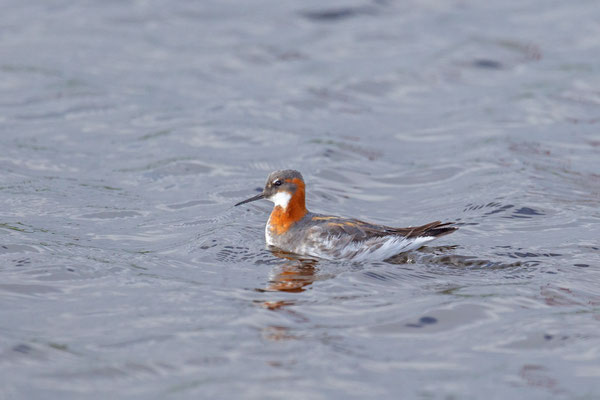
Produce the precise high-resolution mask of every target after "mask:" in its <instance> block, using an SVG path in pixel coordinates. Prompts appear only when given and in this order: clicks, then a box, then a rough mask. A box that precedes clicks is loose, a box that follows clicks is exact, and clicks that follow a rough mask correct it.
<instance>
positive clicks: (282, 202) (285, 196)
mask: <svg viewBox="0 0 600 400" xmlns="http://www.w3.org/2000/svg"><path fill="white" fill-rule="evenodd" d="M291 198H292V194H291V193H289V192H279V193H276V194H274V195H273V196H271V197H269V200H271V201H272V202H273V203H275V206H280V207H281V208H283V209H286V208H287V206H288V203H289V202H290V199H291Z"/></svg>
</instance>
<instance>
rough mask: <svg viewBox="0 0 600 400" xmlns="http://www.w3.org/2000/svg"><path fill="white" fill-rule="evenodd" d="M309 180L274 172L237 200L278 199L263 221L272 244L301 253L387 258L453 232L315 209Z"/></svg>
mask: <svg viewBox="0 0 600 400" xmlns="http://www.w3.org/2000/svg"><path fill="white" fill-rule="evenodd" d="M305 193H306V185H305V183H304V178H303V177H302V174H300V172H298V171H295V170H291V169H286V170H282V171H275V172H272V173H271V174H270V175H269V176H268V178H267V182H266V184H265V188H264V189H263V191H262V192H261V193H259V194H258V195H256V196H254V197H251V198H249V199H246V200H243V201H240V202H239V203H237V204H236V206H239V205H242V204H246V203H250V202H251V201H256V200H260V199H267V200H270V201H272V202H273V203H274V206H273V211H272V212H271V215H270V216H269V220H268V221H267V225H266V227H265V240H266V242H267V244H268V245H269V246H275V247H277V248H279V249H281V250H284V251H288V252H291V253H296V254H300V255H306V256H313V257H318V258H324V259H329V260H337V259H349V260H354V261H360V260H385V259H388V258H390V257H392V256H394V255H396V254H399V253H402V252H405V251H409V250H414V249H417V248H419V247H421V246H422V245H423V244H424V243H427V242H430V241H432V240H434V239H436V238H438V237H440V236H444V235H447V234H449V233H452V232H454V231H455V230H456V229H458V228H456V227H454V226H452V223H441V222H440V221H435V222H430V223H428V224H425V225H421V226H414V227H408V228H393V227H390V226H384V225H377V224H371V223H368V222H364V221H360V220H358V219H354V218H342V217H337V216H333V215H323V214H316V213H312V212H310V211H308V210H307V209H306V200H305Z"/></svg>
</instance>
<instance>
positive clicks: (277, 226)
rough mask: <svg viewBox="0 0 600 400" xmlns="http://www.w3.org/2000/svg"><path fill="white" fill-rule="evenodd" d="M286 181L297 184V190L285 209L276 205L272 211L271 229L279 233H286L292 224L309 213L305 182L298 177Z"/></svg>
mask: <svg viewBox="0 0 600 400" xmlns="http://www.w3.org/2000/svg"><path fill="white" fill-rule="evenodd" d="M286 182H292V183H294V184H296V191H295V192H294V194H293V196H292V198H291V199H290V201H289V202H288V205H287V207H286V208H285V209H284V208H283V207H281V206H275V208H273V211H272V212H271V217H270V218H269V230H270V231H271V232H272V233H275V234H277V235H281V234H283V233H286V232H287V231H288V229H290V228H291V226H292V225H294V224H295V223H296V222H298V221H300V220H301V219H302V218H303V217H304V216H305V215H306V213H307V210H306V203H305V200H304V196H305V194H304V182H302V181H301V180H300V179H298V178H294V179H288V180H286Z"/></svg>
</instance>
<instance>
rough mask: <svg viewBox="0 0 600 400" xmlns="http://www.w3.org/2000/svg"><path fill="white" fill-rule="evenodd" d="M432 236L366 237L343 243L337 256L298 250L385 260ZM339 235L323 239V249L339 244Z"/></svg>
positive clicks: (356, 259)
mask: <svg viewBox="0 0 600 400" xmlns="http://www.w3.org/2000/svg"><path fill="white" fill-rule="evenodd" d="M434 239H435V237H433V236H422V237H417V238H410V239H408V238H404V237H400V236H388V237H383V238H382V237H378V238H372V239H367V240H365V241H360V242H351V243H345V244H343V248H342V249H341V252H340V254H339V256H336V257H332V255H331V254H329V251H328V250H324V249H321V248H310V247H307V246H302V247H301V248H300V249H299V250H300V252H301V253H305V254H310V255H314V256H317V257H321V258H326V259H330V260H331V259H340V258H341V259H349V260H352V261H366V260H371V261H375V260H386V259H388V258H390V257H392V256H395V255H396V254H399V253H402V252H405V251H410V250H415V249H418V248H419V247H421V246H422V245H423V244H425V243H427V242H430V241H432V240H434ZM338 241H339V237H335V236H334V237H329V238H328V239H327V240H325V243H323V244H324V246H323V247H324V248H325V249H334V248H335V247H336V245H339V242H338Z"/></svg>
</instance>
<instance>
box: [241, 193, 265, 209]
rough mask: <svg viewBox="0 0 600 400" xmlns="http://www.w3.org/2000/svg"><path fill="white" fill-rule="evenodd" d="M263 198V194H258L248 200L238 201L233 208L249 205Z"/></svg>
mask: <svg viewBox="0 0 600 400" xmlns="http://www.w3.org/2000/svg"><path fill="white" fill-rule="evenodd" d="M264 198H265V194H264V193H259V194H257V195H256V196H254V197H250V198H249V199H246V200H244V201H240V202H239V203H237V204H236V205H235V206H241V205H242V204H246V203H250V202H251V201H256V200H260V199H264Z"/></svg>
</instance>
